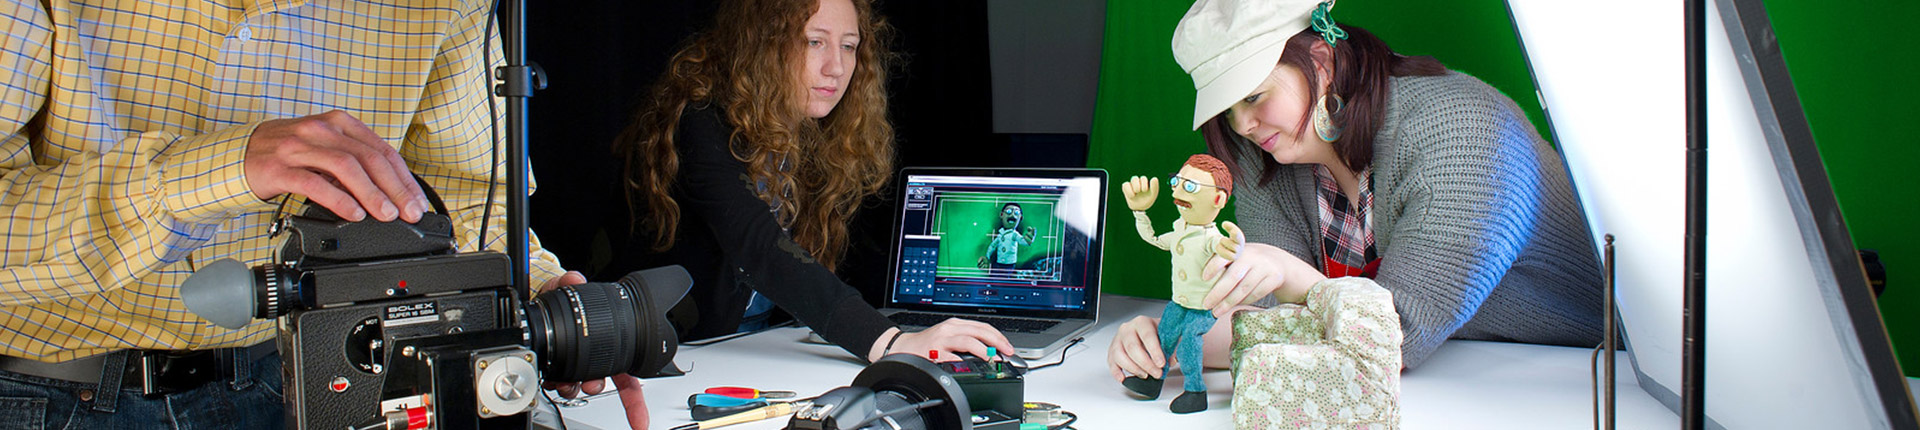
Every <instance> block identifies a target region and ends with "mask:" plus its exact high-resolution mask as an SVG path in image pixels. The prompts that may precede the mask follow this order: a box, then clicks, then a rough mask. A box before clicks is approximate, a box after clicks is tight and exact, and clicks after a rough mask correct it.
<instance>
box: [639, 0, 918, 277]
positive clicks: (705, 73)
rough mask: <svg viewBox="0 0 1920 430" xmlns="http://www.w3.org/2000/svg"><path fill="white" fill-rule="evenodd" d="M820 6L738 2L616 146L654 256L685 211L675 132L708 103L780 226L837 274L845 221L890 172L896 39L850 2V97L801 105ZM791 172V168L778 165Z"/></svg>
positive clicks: (672, 65) (682, 58)
mask: <svg viewBox="0 0 1920 430" xmlns="http://www.w3.org/2000/svg"><path fill="white" fill-rule="evenodd" d="M819 1H822V0H730V1H727V2H725V3H724V4H722V5H720V7H719V10H718V11H717V12H716V14H715V15H714V22H713V26H712V27H711V28H710V29H709V31H707V32H704V33H700V34H696V35H694V36H693V37H692V38H691V39H690V40H689V41H688V42H687V44H686V46H684V47H682V48H681V49H680V51H679V52H677V53H675V54H674V55H673V59H672V60H671V61H670V62H669V63H668V65H667V70H666V72H665V73H664V74H663V75H662V76H661V77H660V80H659V81H658V82H656V83H655V84H654V87H653V89H652V91H651V94H650V97H649V98H648V99H647V100H646V101H645V102H644V105H643V106H642V107H641V108H640V110H639V111H638V113H636V114H635V115H634V119H633V120H632V121H631V122H630V124H629V125H628V127H627V129H626V131H625V132H623V133H621V135H620V137H619V138H618V140H616V141H615V142H614V151H615V152H616V153H618V154H620V155H621V156H622V157H623V158H625V159H626V171H627V174H626V175H625V177H626V184H625V185H626V189H627V199H628V204H629V205H630V206H632V207H633V208H634V213H635V215H634V218H635V219H634V221H635V224H636V227H638V228H637V230H639V231H644V232H648V233H651V234H652V236H653V249H654V250H655V251H664V250H666V249H667V248H668V247H670V246H672V244H673V242H674V239H675V235H676V231H675V229H676V228H677V226H678V225H679V222H680V205H679V204H678V203H676V202H674V199H673V196H672V194H671V193H672V189H673V181H674V178H675V177H676V176H677V175H678V174H679V171H680V159H679V156H678V155H677V154H676V152H675V148H674V136H675V133H677V132H678V130H677V129H678V126H679V124H680V115H681V113H682V112H684V111H685V110H686V109H687V107H688V106H702V105H704V104H708V103H711V104H713V105H714V106H717V107H719V108H720V109H721V111H722V112H724V113H725V117H724V118H723V119H724V120H725V121H726V122H727V124H728V125H730V126H732V128H733V135H732V136H729V139H730V141H731V142H730V144H729V148H728V149H729V151H730V152H731V153H732V154H733V157H734V158H735V159H738V160H740V161H741V162H742V163H746V165H747V174H748V176H750V179H751V180H753V181H754V182H756V183H760V184H766V186H765V187H760V190H759V191H758V192H759V197H760V199H761V200H764V201H767V202H778V205H779V209H780V210H779V211H778V212H777V213H779V214H780V217H779V218H778V221H779V223H780V225H781V226H782V227H785V228H787V229H788V232H789V233H790V234H791V235H792V237H793V240H794V241H795V242H797V243H799V244H800V246H801V247H803V248H805V249H806V250H807V251H808V252H809V253H811V254H812V255H813V257H814V258H815V259H817V260H819V262H820V263H821V264H822V265H824V266H826V267H827V268H829V269H832V268H834V267H836V266H837V265H838V263H839V259H840V256H841V254H842V253H844V251H845V250H846V247H847V224H848V222H849V220H851V219H852V216H853V211H854V209H856V208H858V207H859V205H860V202H861V200H863V199H865V198H866V197H868V196H871V195H873V194H874V193H877V192H879V191H880V189H881V187H883V186H885V185H886V182H887V180H888V178H890V177H891V174H890V172H892V170H893V126H892V124H891V123H890V122H889V121H888V120H887V98H886V89H885V88H884V87H883V86H884V85H885V84H886V78H887V76H886V74H887V65H888V63H890V62H892V60H893V59H892V58H891V57H892V55H893V54H891V53H890V52H889V51H888V50H887V39H888V37H890V35H889V33H891V31H890V29H889V27H888V26H887V23H886V22H885V21H884V20H882V19H881V18H879V17H878V16H877V15H876V14H875V13H874V12H873V5H872V0H851V2H852V3H853V6H854V9H855V11H856V13H857V14H858V15H859V16H858V20H859V21H860V43H859V46H858V48H857V54H856V55H857V56H858V60H857V64H856V68H855V69H853V70H852V72H853V78H852V80H851V82H849V83H848V85H847V90H846V94H845V95H844V96H842V98H841V99H840V103H839V104H838V105H837V106H836V107H835V108H834V109H833V112H832V113H831V114H829V115H827V116H826V117H825V118H821V119H818V120H814V119H811V118H807V117H806V116H805V115H804V114H803V113H802V112H801V110H800V108H799V106H800V104H799V98H800V97H799V94H800V89H801V88H803V86H802V84H801V81H800V76H799V75H797V74H796V73H795V72H794V71H795V70H796V69H798V68H799V66H798V64H799V63H802V62H804V61H805V59H804V57H803V54H802V51H801V49H802V47H803V46H804V45H805V43H806V42H805V37H804V36H803V34H804V33H803V32H804V31H805V27H806V23H807V20H808V19H809V18H811V17H812V16H813V13H814V11H815V10H817V9H818V5H819ZM783 165H786V166H788V167H787V168H786V169H783V168H782V166H783Z"/></svg>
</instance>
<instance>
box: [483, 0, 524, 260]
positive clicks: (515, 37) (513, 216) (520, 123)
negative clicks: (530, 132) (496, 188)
mask: <svg viewBox="0 0 1920 430" xmlns="http://www.w3.org/2000/svg"><path fill="white" fill-rule="evenodd" d="M502 6H504V8H502V13H501V14H500V21H501V22H500V38H501V39H502V40H501V42H502V43H501V45H502V47H503V48H504V49H505V50H506V54H507V55H506V65H505V66H504V67H502V68H501V74H500V78H501V79H502V80H504V81H505V82H504V83H503V84H502V85H501V86H500V87H499V88H498V89H496V92H497V93H498V94H499V95H500V96H502V97H506V99H507V100H506V102H507V190H506V192H507V258H509V259H512V260H513V282H514V284H513V287H514V288H513V290H514V291H517V292H530V291H532V290H531V286H532V285H531V283H530V282H529V281H528V280H527V267H528V260H527V254H528V249H527V248H528V245H527V231H528V230H527V176H528V173H527V98H528V97H533V90H535V89H536V88H535V84H534V83H533V80H534V79H533V78H534V76H533V73H534V72H533V70H534V69H533V68H532V67H529V66H528V65H527V53H526V44H527V37H526V28H527V5H526V2H524V1H521V0H503V4H502ZM489 37H491V36H489ZM489 67H491V66H489ZM483 222H484V221H483Z"/></svg>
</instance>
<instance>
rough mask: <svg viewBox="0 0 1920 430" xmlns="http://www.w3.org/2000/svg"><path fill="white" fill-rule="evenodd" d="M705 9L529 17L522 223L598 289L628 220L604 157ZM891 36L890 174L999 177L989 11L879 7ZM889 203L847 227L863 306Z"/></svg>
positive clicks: (610, 161)
mask: <svg viewBox="0 0 1920 430" xmlns="http://www.w3.org/2000/svg"><path fill="white" fill-rule="evenodd" d="M715 3H716V2H714V1H711V0H691V1H685V0H681V1H583V2H539V3H534V4H531V5H529V8H530V10H529V12H528V22H529V23H528V27H529V28H528V30H527V31H528V33H527V35H528V45H529V46H528V58H529V59H531V60H533V61H534V62H537V63H539V64H540V65H541V66H542V67H543V68H544V69H545V70H546V71H547V74H548V87H547V89H546V90H543V91H540V92H539V93H537V94H536V95H535V97H534V98H533V99H532V102H531V105H532V107H531V108H530V117H531V118H530V121H529V125H528V128H529V132H530V134H531V135H532V137H531V139H530V140H529V142H528V146H529V150H528V154H529V155H530V156H531V157H532V164H533V170H534V178H535V181H536V182H537V185H538V186H539V190H538V191H537V192H536V193H535V194H534V196H533V197H532V198H531V199H530V202H531V208H530V209H529V213H530V215H529V216H530V217H531V219H530V223H531V224H532V226H533V228H534V231H535V232H536V234H537V235H538V236H539V237H540V240H541V242H542V244H543V245H544V246H545V247H546V248H547V249H548V250H551V251H552V252H554V253H555V254H557V255H558V256H559V257H560V259H561V260H560V261H561V262H562V264H564V265H565V266H566V267H567V268H568V269H570V270H579V271H581V272H583V273H586V274H587V275H588V277H589V278H590V279H593V280H595V281H611V280H615V279H617V278H619V277H620V276H622V275H624V274H617V273H596V269H598V268H599V267H600V266H602V265H604V264H605V259H606V258H608V250H607V246H608V245H607V243H619V242H620V241H621V239H622V238H624V237H625V236H626V235H627V234H629V233H628V227H627V225H628V224H627V220H628V219H629V218H630V217H631V213H630V211H629V210H628V209H627V203H626V199H625V197H624V196H623V195H622V194H621V191H620V187H619V184H620V183H621V181H620V176H619V175H620V169H621V165H620V162H619V160H616V159H615V158H614V157H613V156H612V153H611V151H610V149H609V146H610V143H611V142H612V141H613V138H614V136H616V135H617V134H619V133H620V131H621V130H622V129H623V128H624V127H626V124H627V120H628V118H629V117H630V116H631V115H632V114H633V110H634V109H635V108H636V107H637V106H638V105H639V101H640V98H641V97H643V96H644V95H645V94H646V90H647V88H648V87H649V86H651V85H652V84H653V82H654V80H655V79H656V78H657V77H658V76H659V74H660V71H661V70H662V69H663V68H664V66H665V63H666V61H667V58H668V57H669V56H671V55H672V54H673V52H674V51H675V50H677V49H678V47H679V46H680V45H681V44H682V43H683V42H684V41H685V39H686V38H687V37H688V36H689V35H691V34H692V33H693V32H694V31H697V30H699V29H701V28H704V27H705V26H707V25H708V23H709V22H710V21H711V17H712V14H713V9H714V4H715ZM878 8H879V10H880V13H881V14H882V15H883V16H885V17H886V18H887V20H888V21H889V22H891V23H892V24H893V26H894V28H895V30H896V31H895V36H894V39H893V47H894V51H895V52H897V53H900V54H902V55H903V57H904V58H905V59H906V60H905V61H904V62H902V63H901V64H896V65H895V67H894V71H893V73H892V76H891V78H890V79H889V83H888V89H889V92H890V96H891V102H892V105H891V110H892V118H893V121H894V127H895V130H896V132H897V133H898V134H897V135H898V141H897V144H898V148H899V149H898V152H897V156H898V159H897V160H896V165H898V166H909V165H939V166H1003V165H1008V164H1010V162H1011V161H1010V160H1009V158H1010V155H1009V154H1010V152H1011V151H1010V150H1009V145H1010V143H1009V139H1008V138H1006V137H1002V136H995V135H994V134H993V132H992V129H991V127H992V115H991V111H990V110H991V105H992V100H991V99H990V97H989V96H988V94H989V93H990V91H989V85H990V84H991V81H990V79H989V74H988V47H987V46H988V45H987V36H986V34H987V33H986V32H987V18H986V16H987V12H986V2H974V1H957V2H949V1H911V0H891V1H883V2H881V4H880V5H878ZM893 200H894V199H893V198H892V196H891V192H886V193H882V195H881V196H879V197H876V198H873V199H869V200H868V202H867V203H866V208H864V209H863V210H861V211H860V212H859V214H860V215H859V216H857V217H856V219H855V220H854V228H853V244H854V246H853V249H852V250H851V251H850V254H849V255H848V258H846V259H844V261H846V263H844V265H843V267H842V268H841V270H840V271H839V273H840V274H841V277H842V278H844V279H847V280H848V281H849V282H850V283H852V284H853V285H854V286H855V287H856V288H859V289H860V290H862V292H863V293H864V294H865V295H866V297H868V298H869V300H877V299H878V298H879V297H882V293H881V292H880V291H881V290H880V289H881V288H882V286H881V284H882V283H883V282H884V281H885V279H886V277H885V271H886V270H888V267H887V261H888V255H887V254H888V252H889V251H888V249H887V247H886V242H887V240H888V237H889V236H890V234H889V230H891V229H892V223H893V212H894V210H895V208H894V206H893V205H894V204H895V202H893Z"/></svg>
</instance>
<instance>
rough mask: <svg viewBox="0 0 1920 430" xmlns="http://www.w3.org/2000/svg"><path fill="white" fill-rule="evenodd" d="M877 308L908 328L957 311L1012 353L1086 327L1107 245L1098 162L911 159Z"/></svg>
mask: <svg viewBox="0 0 1920 430" xmlns="http://www.w3.org/2000/svg"><path fill="white" fill-rule="evenodd" d="M900 183H901V186H900V191H899V193H900V194H899V196H898V197H899V198H900V199H899V201H900V202H901V204H900V208H901V210H900V213H899V214H898V216H897V217H895V219H894V227H895V229H896V231H895V232H894V237H893V239H894V240H893V252H892V254H891V255H893V256H894V259H893V262H892V269H893V270H892V274H891V275H890V276H889V279H888V285H889V288H888V291H887V299H886V301H885V302H883V303H882V306H881V312H882V313H884V314H886V315H887V317H888V318H889V319H892V320H893V321H894V322H895V323H896V324H899V325H901V326H902V327H903V328H906V329H908V330H914V329H920V328H925V327H929V326H932V325H934V324H938V323H940V322H941V321H945V320H946V319H948V318H966V319H970V320H975V321H980V322H984V323H987V324H991V325H993V326H994V327H995V328H998V329H1000V332H1001V333H1004V334H1005V335H1006V336H1007V340H1008V341H1010V342H1012V343H1013V346H1014V348H1015V351H1014V352H1015V354H1016V355H1019V356H1020V357H1021V358H1040V357H1045V356H1047V355H1050V354H1053V353H1054V352H1057V351H1059V350H1060V349H1061V348H1064V347H1065V346H1066V345H1067V343H1068V342H1069V341H1071V340H1072V339H1074V338H1077V337H1079V336H1081V335H1083V334H1086V332H1087V331H1088V330H1090V329H1092V328H1093V323H1094V316H1095V314H1097V313H1099V308H1100V306H1099V304H1100V259H1101V256H1102V254H1103V252H1104V250H1105V248H1104V244H1105V243H1106V235H1105V231H1106V228H1105V227H1106V219H1107V172H1106V171H1105V170H1099V169H1023V168H987V169H970V168H908V169H905V171H904V172H903V173H902V180H901V182H900Z"/></svg>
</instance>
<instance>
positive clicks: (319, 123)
mask: <svg viewBox="0 0 1920 430" xmlns="http://www.w3.org/2000/svg"><path fill="white" fill-rule="evenodd" d="M245 164H246V167H245V169H246V175H247V178H246V179H247V186H248V187H249V188H251V189H252V190H253V195H254V197H258V198H260V199H261V200H269V199H272V198H274V197H279V196H280V195H281V194H286V193H293V194H300V195H304V196H307V199H308V200H310V201H312V202H314V203H318V204H320V205H321V206H324V207H326V208H327V209H329V210H332V211H333V213H334V214H335V215H339V216H340V218H343V219H346V220H348V221H359V220H362V219H365V218H366V217H367V215H373V218H374V219H378V220H381V221H392V220H393V219H394V218H400V219H404V220H406V221H407V222H416V221H419V220H420V214H421V213H424V212H426V211H427V198H426V194H423V193H421V191H420V185H419V184H417V183H414V181H413V175H412V174H411V173H409V172H408V170H407V162H406V160H404V159H402V158H400V152H399V151H397V150H395V149H394V148H393V145H390V144H388V143H387V141H386V139H383V138H381V137H380V135H379V134H376V133H374V132H373V129H372V128H368V127H367V125H366V123H362V122H360V120H359V119H357V118H354V117H353V115H351V114H348V113H346V112H344V111H338V110H335V111H331V112H327V113H323V114H319V115H310V116H303V117H299V118H291V119H277V120H272V121H267V122H263V123H260V126H259V127H258V128H255V129H254V130H253V135H252V136H250V137H249V138H248V139H247V155H246V161H245Z"/></svg>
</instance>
